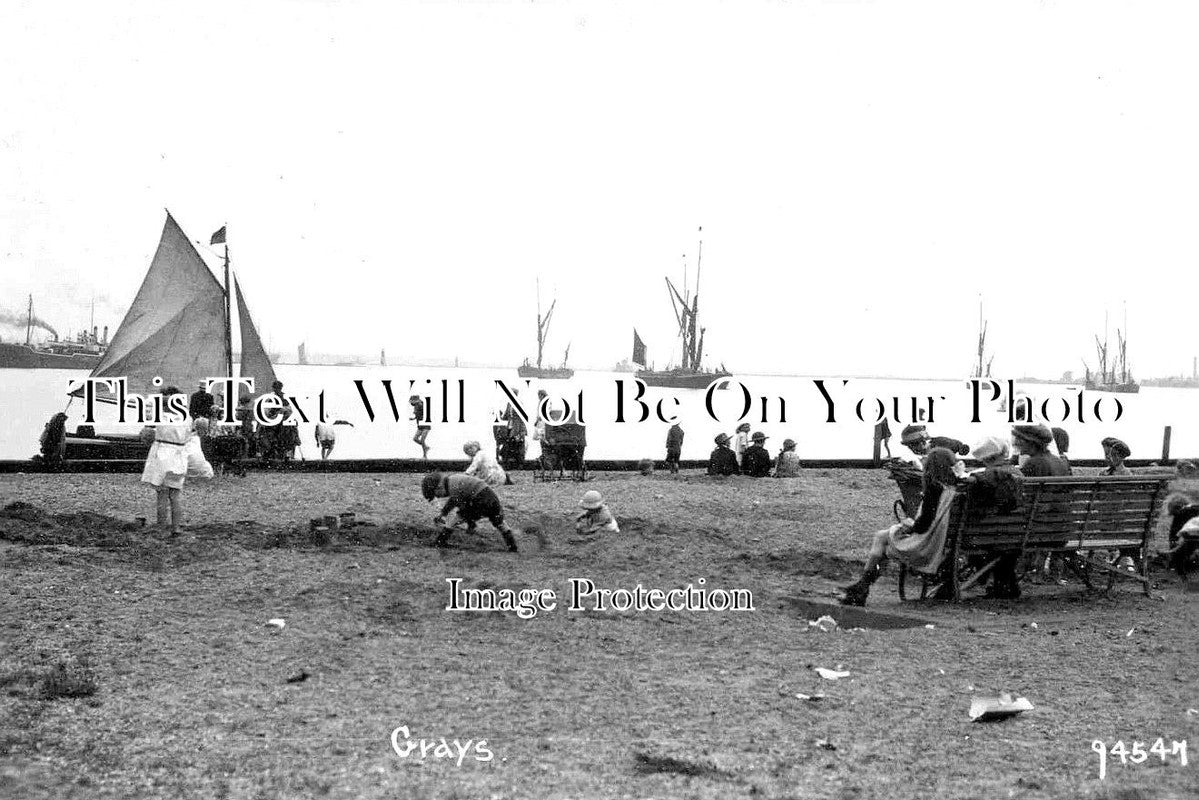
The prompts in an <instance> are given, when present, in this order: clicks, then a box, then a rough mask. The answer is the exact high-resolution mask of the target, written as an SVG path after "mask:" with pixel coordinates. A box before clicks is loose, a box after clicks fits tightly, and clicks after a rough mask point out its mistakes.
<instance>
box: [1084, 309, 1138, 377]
mask: <svg viewBox="0 0 1199 800" xmlns="http://www.w3.org/2000/svg"><path fill="white" fill-rule="evenodd" d="M1116 341H1117V343H1118V345H1119V349H1118V350H1117V352H1116V356H1115V358H1114V359H1113V360H1112V364H1111V369H1110V370H1109V369H1108V339H1107V316H1106V315H1104V318H1103V341H1100V340H1099V336H1098V335H1096V336H1095V355H1096V358H1097V359H1098V362H1099V372H1098V373H1093V372H1091V367H1090V365H1088V364H1087V363H1086V362H1085V361H1084V362H1083V366H1084V367H1085V368H1086V388H1088V389H1090V390H1092V391H1099V392H1116V393H1119V394H1135V393H1137V392H1139V391H1141V385H1140V384H1139V383H1137V382H1136V379H1135V378H1133V377H1132V372H1131V371H1130V370H1129V369H1128V311H1127V309H1125V312H1124V329H1123V330H1121V329H1120V328H1116Z"/></svg>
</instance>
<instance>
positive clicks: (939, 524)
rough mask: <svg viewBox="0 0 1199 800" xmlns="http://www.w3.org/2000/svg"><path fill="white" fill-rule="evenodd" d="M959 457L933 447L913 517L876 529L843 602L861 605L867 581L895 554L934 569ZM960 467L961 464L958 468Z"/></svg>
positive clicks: (908, 562)
mask: <svg viewBox="0 0 1199 800" xmlns="http://www.w3.org/2000/svg"><path fill="white" fill-rule="evenodd" d="M959 463H960V462H959V461H958V457H957V456H956V455H954V454H953V453H952V452H950V451H949V450H946V449H945V448H944V447H937V448H934V449H933V450H932V452H930V453H929V454H928V456H927V458H926V459H925V461H924V497H923V500H922V501H921V503H920V513H919V514H917V515H916V519H915V520H912V519H910V518H909V519H905V520H904V521H903V522H900V523H898V524H895V525H892V526H891V527H890V528H883V529H882V530H880V531H876V532H875V534H874V539H873V541H872V542H871V544H870V556H869V557H868V558H867V559H866V569H865V570H863V572H862V577H861V578H859V579H858V580H857V582H856V583H852V584H850V585H849V586H846V587H845V588H844V591H845V597H844V598H842V600H841V603H842V605H847V606H864V605H866V597H867V595H869V594H870V585H871V584H872V583H874V582H875V580H877V579H878V576H879V573H880V572H881V571H882V562H883V561H884V560H886V559H887V558H897V559H899V560H900V561H902V562H903V563H904V564H906V565H907V566H908V568H910V569H914V570H916V571H917V572H924V573H930V574H931V573H935V572H936V571H937V568H938V567H939V566H940V564H941V560H942V558H943V557H944V553H945V537H946V534H947V533H948V529H949V510H950V508H951V507H952V506H953V498H954V496H955V495H956V493H957V488H956V487H957V483H958V471H957V470H956V469H955V467H957V465H958V464H959ZM959 469H960V468H959Z"/></svg>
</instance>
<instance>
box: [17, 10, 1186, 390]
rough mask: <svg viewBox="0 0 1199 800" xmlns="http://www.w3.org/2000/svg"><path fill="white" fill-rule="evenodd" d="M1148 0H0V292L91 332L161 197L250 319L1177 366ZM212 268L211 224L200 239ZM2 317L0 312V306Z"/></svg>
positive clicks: (804, 358)
mask: <svg viewBox="0 0 1199 800" xmlns="http://www.w3.org/2000/svg"><path fill="white" fill-rule="evenodd" d="M1197 18H1199V9H1197V8H1196V7H1195V4H1194V3H1187V2H1180V3H1169V2H1160V3H1153V4H1138V3H1130V2H1102V1H1100V2H1096V1H1095V0H1089V1H1088V2H1051V1H1050V0H1045V1H1044V2H1019V1H1012V0H1007V1H1005V2H993V3H961V2H919V1H918V0H917V1H915V2H905V3H882V2H876V3H871V2H833V1H831V0H828V1H825V2H778V1H775V2H754V1H753V0H747V2H736V3H734V2H704V1H703V0H690V1H689V2H682V3H667V2H631V3H621V2H611V3H586V2H561V3H554V2H412V3H395V2H353V1H352V0H351V1H349V2H336V3H333V2H315V1H314V0H303V1H301V0H293V1H292V2H270V1H268V0H258V1H257V2H254V3H225V2H208V3H203V4H197V3H179V2H161V0H156V1H155V2H144V3H142V2H111V3H103V4H100V3H85V2H77V3H75V2H62V3H35V2H28V3H24V2H19V3H7V4H5V5H4V6H3V8H2V10H0V97H3V98H4V113H3V114H0V309H4V310H8V311H10V312H12V313H18V314H23V313H24V309H25V305H26V302H27V296H28V295H29V294H31V293H32V294H33V295H34V304H35V310H36V312H37V313H38V315H39V316H41V317H43V318H45V319H46V320H48V321H49V322H51V323H52V324H53V325H55V327H57V328H59V329H60V331H61V332H68V331H73V330H75V329H78V328H79V327H81V326H83V325H86V324H87V322H88V319H89V315H90V313H91V312H90V309H91V301H92V299H93V298H94V299H95V300H96V323H97V324H98V325H104V324H108V325H110V326H111V327H112V328H113V329H115V327H116V325H117V324H118V323H119V321H120V319H121V317H122V316H123V314H124V312H125V310H126V309H127V307H128V304H129V302H130V300H132V298H133V295H134V294H135V293H136V290H137V287H138V286H139V285H140V282H141V280H142V277H143V276H144V274H145V271H146V269H147V268H148V266H149V263H150V258H151V256H152V255H153V253H154V250H155V248H156V246H157V242H158V237H159V235H160V232H161V229H162V224H163V219H164V216H165V211H164V209H167V208H169V209H170V210H171V212H172V213H173V214H174V216H175V217H176V219H177V220H178V221H179V223H180V224H181V225H182V227H183V229H184V230H185V231H186V232H187V233H188V235H189V237H190V238H192V239H193V240H199V241H202V242H203V243H205V244H206V243H207V241H208V238H209V236H210V235H211V234H212V232H213V231H215V230H216V229H217V228H219V227H220V226H221V225H225V224H227V225H228V232H229V233H228V237H229V238H228V240H229V245H230V250H231V255H232V258H233V263H234V267H235V269H236V270H237V274H238V277H239V280H240V281H241V282H242V285H243V288H244V290H245V292H246V296H247V302H248V303H249V305H250V307H251V309H252V311H253V313H254V317H255V320H256V322H257V323H258V326H259V329H260V330H261V332H262V334H263V337H264V339H266V340H267V341H268V343H269V345H270V348H271V349H273V350H276V351H280V352H282V353H283V354H284V356H285V357H291V358H294V355H295V349H296V345H298V344H299V343H300V342H301V341H305V342H307V345H308V350H309V351H310V352H317V353H321V352H327V353H351V352H356V353H361V354H363V355H364V356H371V355H372V354H377V353H378V351H379V349H380V348H386V350H387V353H388V356H389V358H390V359H396V360H399V359H414V360H420V359H447V358H450V359H452V358H454V357H460V358H461V359H463V360H464V361H467V360H469V361H473V362H484V363H490V364H513V365H515V364H518V363H520V361H521V360H522V359H523V358H525V357H528V356H531V355H534V354H535V350H536V342H535V316H536V291H535V285H536V281H538V280H540V284H541V294H542V303H543V305H548V303H549V301H550V300H551V299H552V298H554V297H556V299H557V307H556V310H555V312H554V321H553V326H552V328H551V330H550V334H549V341H548V343H547V349H548V352H547V357H548V358H549V359H550V360H553V361H556V360H558V359H560V357H561V353H562V350H563V349H564V348H565V347H566V345H567V344H568V343H570V345H571V351H570V353H571V355H570V360H571V364H572V365H574V366H577V367H592V368H606V367H610V366H611V365H612V364H614V363H615V362H616V361H618V360H620V359H622V358H626V357H628V355H629V351H630V342H631V332H632V329H633V328H634V327H636V328H637V330H638V331H639V332H640V334H641V336H642V338H643V339H644V340H645V341H646V343H647V345H648V347H649V354H650V359H651V360H653V361H654V362H655V363H656V365H657V366H659V367H661V366H664V365H665V363H666V362H668V361H670V360H671V359H672V357H673V358H676V359H677V357H678V347H677V344H676V342H675V336H674V333H675V323H674V317H673V312H672V311H671V307H670V302H669V299H668V296H667V291H666V285H665V281H664V278H666V277H670V278H671V279H672V280H673V281H675V283H676V284H678V285H680V288H681V284H682V278H683V271H684V264H686V266H687V268H688V270H689V273H690V281H691V283H692V284H693V283H694V271H695V266H696V257H697V250H698V242H699V240H700V236H701V235H700V233H699V228H700V227H701V226H702V228H703V232H702V240H703V262H702V265H703V271H702V283H701V286H700V317H701V324H702V325H703V326H704V327H706V328H707V333H706V337H705V344H706V350H707V353H708V355H709V360H710V362H711V363H712V364H713V365H715V364H719V363H721V362H723V363H724V364H725V365H726V366H727V367H729V368H730V369H732V370H734V371H742V372H779V373H795V374H807V375H831V376H836V375H862V374H883V375H896V376H906V377H943V378H954V377H962V376H965V375H966V374H967V373H968V372H969V370H970V368H971V365H972V363H973V361H974V351H975V346H976V337H977V328H978V315H979V307H978V304H979V302H980V300H981V301H982V302H983V303H984V307H985V313H986V316H987V318H988V319H989V325H990V328H989V336H988V345H989V349H991V350H992V351H993V352H994V355H995V358H994V371H995V373H996V374H997V375H1000V376H1005V377H1007V376H1011V377H1018V376H1022V375H1040V376H1045V377H1057V376H1059V375H1060V374H1061V373H1062V372H1063V371H1065V370H1073V371H1075V373H1079V372H1081V370H1082V368H1083V359H1086V360H1087V361H1088V362H1089V363H1090V364H1091V365H1092V366H1093V365H1094V355H1093V352H1094V342H1093V336H1094V335H1095V334H1097V333H1099V334H1102V331H1103V326H1104V317H1105V313H1107V314H1109V315H1110V324H1111V331H1112V332H1111V340H1112V342H1113V343H1114V341H1115V329H1116V327H1117V326H1123V324H1124V322H1123V320H1124V313H1125V309H1127V325H1128V331H1129V341H1130V343H1129V360H1130V362H1131V364H1132V367H1133V370H1134V372H1135V373H1136V374H1137V375H1138V376H1140V377H1149V376H1157V375H1171V374H1181V373H1183V372H1186V373H1189V372H1190V369H1191V359H1192V357H1193V356H1194V355H1196V354H1199V342H1195V341H1194V340H1193V339H1192V337H1191V333H1190V329H1191V326H1190V325H1189V316H1190V315H1189V314H1187V313H1186V309H1187V308H1188V307H1189V300H1190V297H1191V289H1192V286H1193V275H1194V265H1195V263H1196V260H1197V259H1196V255H1197V253H1196V250H1197V248H1199V244H1197V237H1195V236H1194V234H1193V229H1194V220H1195V219H1196V218H1197V216H1199V213H1197V212H1199V192H1197V190H1196V187H1197V186H1199V148H1197V147H1196V142H1199V113H1197V110H1196V107H1197V104H1196V99H1195V98H1196V92H1195V83H1196V79H1197V78H1199V49H1196V48H1195V47H1194V44H1193V41H1192V40H1193V35H1194V31H1195V30H1197V29H1199V27H1197V25H1196V23H1197V22H1199V19H1197ZM201 252H202V253H203V254H204V255H205V257H206V258H208V260H209V263H210V264H212V265H213V266H214V267H215V266H217V265H218V264H219V258H217V252H216V251H215V250H212V249H206V248H204V247H201ZM18 333H19V334H20V335H22V336H23V330H22V331H17V330H15V329H12V328H7V329H5V328H3V327H0V337H3V338H4V339H6V340H11V339H12V338H14V337H15V336H16V335H17V334H18Z"/></svg>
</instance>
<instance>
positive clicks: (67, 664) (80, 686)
mask: <svg viewBox="0 0 1199 800" xmlns="http://www.w3.org/2000/svg"><path fill="white" fill-rule="evenodd" d="M99 688H100V687H99V685H98V684H97V683H96V676H95V674H94V673H93V672H92V670H91V667H89V666H88V664H87V662H86V661H78V660H75V659H64V660H60V661H58V662H56V663H55V664H54V665H53V666H51V667H50V668H49V669H47V670H46V671H45V673H44V674H43V675H42V677H41V679H40V680H38V694H39V695H40V696H41V698H42V699H43V700H62V699H65V698H75V697H91V696H92V695H94V694H95V693H96V692H97V691H98V690H99Z"/></svg>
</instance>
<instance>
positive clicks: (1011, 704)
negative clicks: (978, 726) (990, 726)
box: [970, 694, 1032, 722]
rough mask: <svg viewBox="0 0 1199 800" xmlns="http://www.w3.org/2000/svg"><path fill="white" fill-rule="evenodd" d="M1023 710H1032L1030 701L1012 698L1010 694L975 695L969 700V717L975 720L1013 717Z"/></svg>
mask: <svg viewBox="0 0 1199 800" xmlns="http://www.w3.org/2000/svg"><path fill="white" fill-rule="evenodd" d="M1023 711H1032V703H1030V702H1028V700H1026V699H1024V698H1023V697H1015V698H1013V697H1012V696H1011V695H1010V694H1002V695H1000V696H999V697H976V698H974V699H973V700H972V701H971V702H970V719H972V720H974V721H975V722H990V721H991V720H996V719H1006V718H1007V717H1013V716H1015V715H1016V714H1019V713H1021V712H1023Z"/></svg>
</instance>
